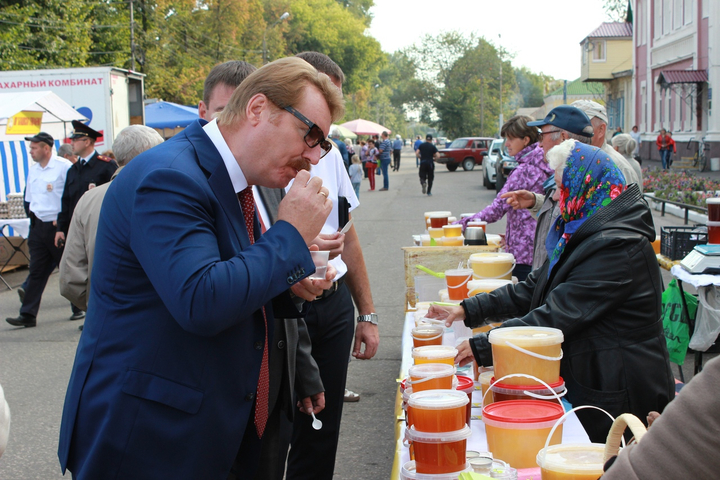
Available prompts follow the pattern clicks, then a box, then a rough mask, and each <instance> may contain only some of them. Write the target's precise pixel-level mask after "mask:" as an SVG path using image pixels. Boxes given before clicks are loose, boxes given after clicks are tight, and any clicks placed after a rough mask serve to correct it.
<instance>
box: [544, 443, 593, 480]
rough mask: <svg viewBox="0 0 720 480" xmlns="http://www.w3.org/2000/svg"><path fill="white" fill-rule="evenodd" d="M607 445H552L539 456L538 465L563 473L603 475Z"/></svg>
mask: <svg viewBox="0 0 720 480" xmlns="http://www.w3.org/2000/svg"><path fill="white" fill-rule="evenodd" d="M604 453H605V445H603V444H601V443H590V444H569V445H568V444H565V445H550V446H548V447H545V448H543V449H542V450H540V452H538V454H537V464H538V466H539V467H540V468H542V469H545V470H552V471H553V472H562V473H571V474H572V473H582V474H588V473H597V474H598V475H602V473H603V464H604V462H603V455H604Z"/></svg>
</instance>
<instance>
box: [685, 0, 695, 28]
mask: <svg viewBox="0 0 720 480" xmlns="http://www.w3.org/2000/svg"><path fill="white" fill-rule="evenodd" d="M683 17H684V18H683V20H684V21H685V25H690V24H691V23H693V0H685V14H684V15H683Z"/></svg>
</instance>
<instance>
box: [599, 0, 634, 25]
mask: <svg viewBox="0 0 720 480" xmlns="http://www.w3.org/2000/svg"><path fill="white" fill-rule="evenodd" d="M603 9H604V10H605V14H606V15H607V16H608V18H609V19H610V20H611V21H613V22H624V21H626V18H627V15H628V12H629V11H630V2H629V1H628V0H604V5H603Z"/></svg>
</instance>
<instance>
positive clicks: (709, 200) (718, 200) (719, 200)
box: [705, 197, 720, 203]
mask: <svg viewBox="0 0 720 480" xmlns="http://www.w3.org/2000/svg"><path fill="white" fill-rule="evenodd" d="M705 201H706V202H707V203H720V197H708V198H706V199H705Z"/></svg>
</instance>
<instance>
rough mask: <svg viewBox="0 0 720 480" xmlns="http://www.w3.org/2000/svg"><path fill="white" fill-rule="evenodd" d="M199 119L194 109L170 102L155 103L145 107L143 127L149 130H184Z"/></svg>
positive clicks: (196, 110)
mask: <svg viewBox="0 0 720 480" xmlns="http://www.w3.org/2000/svg"><path fill="white" fill-rule="evenodd" d="M198 118H200V116H199V115H198V109H197V108H196V107H186V106H185V105H178V104H177V103H172V102H155V103H150V104H148V105H145V125H147V126H148V127H151V128H158V129H163V128H171V129H174V128H178V127H181V128H185V127H187V126H188V125H190V124H191V123H192V122H194V121H195V120H197V119H198Z"/></svg>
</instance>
